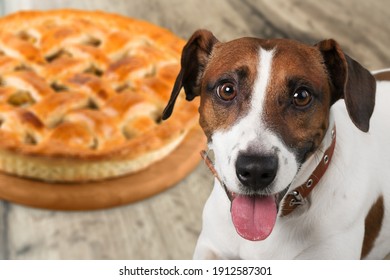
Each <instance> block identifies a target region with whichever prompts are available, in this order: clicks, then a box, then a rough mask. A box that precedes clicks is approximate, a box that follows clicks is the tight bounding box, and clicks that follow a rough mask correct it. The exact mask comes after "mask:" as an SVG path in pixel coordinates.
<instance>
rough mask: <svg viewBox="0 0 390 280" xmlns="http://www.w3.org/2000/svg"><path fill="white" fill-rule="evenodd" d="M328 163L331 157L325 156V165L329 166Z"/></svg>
mask: <svg viewBox="0 0 390 280" xmlns="http://www.w3.org/2000/svg"><path fill="white" fill-rule="evenodd" d="M328 162H329V156H328V155H325V156H324V163H325V164H328Z"/></svg>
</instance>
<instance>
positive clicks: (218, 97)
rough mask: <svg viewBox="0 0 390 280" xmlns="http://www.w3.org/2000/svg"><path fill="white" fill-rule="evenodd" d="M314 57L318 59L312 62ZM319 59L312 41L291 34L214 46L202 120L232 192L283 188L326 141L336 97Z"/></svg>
mask: <svg viewBox="0 0 390 280" xmlns="http://www.w3.org/2000/svg"><path fill="white" fill-rule="evenodd" d="M284 45H287V46H288V47H287V48H285V47H284ZM227 50H229V51H227ZM309 56H318V57H316V60H317V61H318V64H317V65H308V64H307V59H308V57H309ZM318 58H320V55H319V52H318V51H316V50H315V48H314V47H313V48H312V49H310V48H308V47H307V46H305V47H303V45H302V44H299V43H296V42H289V44H286V41H285V40H277V41H274V42H273V43H272V44H269V42H268V41H264V40H258V39H251V38H244V39H240V40H237V41H232V42H228V43H225V44H223V45H216V46H215V47H214V49H213V52H212V54H211V60H210V61H209V64H208V65H207V67H206V69H205V72H204V75H203V79H202V81H201V82H202V87H201V106H200V116H201V119H200V124H201V126H202V127H203V129H204V131H205V133H206V135H207V136H208V140H209V146H210V148H211V149H212V150H213V151H214V154H215V165H216V170H217V172H218V174H219V176H220V177H221V179H222V180H223V181H224V183H225V184H226V186H227V187H228V189H229V190H231V191H232V192H235V193H241V194H262V195H268V194H276V193H279V192H281V191H283V190H284V189H286V188H287V187H288V186H289V185H290V183H291V182H292V180H293V179H294V177H295V175H296V174H297V172H298V169H299V167H300V166H301V165H302V164H303V162H304V161H305V160H306V159H307V158H308V156H310V155H311V154H312V153H313V152H314V151H315V149H316V148H317V147H318V146H319V145H320V143H321V141H322V139H323V137H324V135H325V133H326V130H327V128H328V117H329V108H330V99H331V97H330V92H329V87H328V80H327V76H326V74H325V73H326V70H325V68H324V66H323V65H322V64H321V63H320V62H321V59H318ZM292 62H293V63H292ZM262 162H263V163H262ZM242 163H243V164H242ZM242 165H244V167H242ZM253 165H258V166H255V167H253ZM245 166H249V167H247V168H246V167H245ZM259 169H260V170H259ZM240 170H243V171H242V172H241V173H240ZM251 172H253V173H256V172H257V173H260V174H249V173H251ZM246 173H247V174H246ZM245 176H258V177H259V178H257V179H256V178H254V179H253V178H245ZM240 177H241V178H240ZM252 179H253V180H252ZM251 183H252V184H251ZM248 186H249V187H248Z"/></svg>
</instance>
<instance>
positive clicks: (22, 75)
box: [0, 10, 197, 170]
mask: <svg viewBox="0 0 390 280" xmlns="http://www.w3.org/2000/svg"><path fill="white" fill-rule="evenodd" d="M183 45H184V41H183V40H181V39H180V38H178V37H176V36H175V35H173V34H172V33H170V32H169V31H167V30H165V29H162V28H160V27H157V26H155V25H152V24H150V23H147V22H144V21H140V20H135V19H130V18H126V17H122V16H119V15H114V14H108V13H104V12H100V11H95V12H87V11H78V10H56V11H47V12H41V11H31V12H19V13H16V14H12V15H9V16H7V17H4V18H2V19H0V82H1V84H0V151H3V154H7V153H14V155H18V154H20V155H23V158H24V160H28V157H35V158H38V157H39V158H40V159H42V158H43V159H44V158H47V159H50V160H51V161H52V160H56V159H58V160H61V161H64V160H69V161H70V162H72V161H74V160H82V161H90V162H91V161H101V162H102V163H104V161H110V162H113V161H121V160H123V161H126V162H129V160H132V159H134V160H136V159H137V158H140V157H143V156H145V155H146V154H150V153H153V152H156V151H159V150H164V147H165V146H169V145H170V144H172V143H174V142H177V139H181V138H183V136H184V135H185V134H186V132H188V130H189V129H190V128H191V127H192V126H193V125H194V123H195V122H196V119H197V104H196V103H188V102H185V100H184V98H183V97H181V98H180V100H178V103H177V110H176V112H175V114H174V115H173V117H172V118H171V119H169V120H168V121H164V122H161V121H160V117H161V113H162V110H163V108H164V106H165V104H166V103H167V101H168V98H169V95H170V91H171V88H172V85H173V83H174V80H175V77H176V75H177V73H178V71H179V61H180V52H181V49H182V47H183ZM171 146H172V145H171ZM157 158H158V156H157ZM0 169H2V168H1V167H0ZM134 170H135V169H134Z"/></svg>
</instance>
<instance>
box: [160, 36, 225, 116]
mask: <svg viewBox="0 0 390 280" xmlns="http://www.w3.org/2000/svg"><path fill="white" fill-rule="evenodd" d="M217 42H218V40H217V38H215V37H214V35H213V34H212V33H211V32H210V31H207V30H197V31H196V32H195V33H194V34H193V35H192V36H191V38H190V39H189V40H188V42H187V44H186V45H185V46H184V48H183V52H182V55H181V70H180V72H179V75H178V76H177V78H176V81H175V84H174V86H173V90H172V93H171V98H170V99H169V102H168V105H167V106H166V108H165V110H164V112H163V115H162V119H163V120H166V119H168V118H169V117H170V116H171V114H172V111H173V107H174V106H175V102H176V99H177V96H178V95H179V93H180V90H181V88H182V87H184V90H185V93H186V99H187V100H188V101H191V100H193V99H194V98H195V97H196V96H198V95H199V94H200V79H201V77H202V74H203V71H204V69H205V67H206V65H207V62H208V60H209V57H210V55H211V51H212V49H213V47H214V45H215V44H216V43H217Z"/></svg>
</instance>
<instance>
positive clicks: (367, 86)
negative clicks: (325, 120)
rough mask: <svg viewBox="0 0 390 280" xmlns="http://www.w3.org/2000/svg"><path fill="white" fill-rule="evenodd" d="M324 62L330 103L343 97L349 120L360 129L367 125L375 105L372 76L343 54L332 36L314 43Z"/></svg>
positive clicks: (367, 127) (373, 79)
mask: <svg viewBox="0 0 390 280" xmlns="http://www.w3.org/2000/svg"><path fill="white" fill-rule="evenodd" d="M316 46H317V48H318V49H319V50H320V52H321V53H322V56H323V58H324V63H325V65H326V68H327V71H328V74H329V77H330V82H331V85H332V88H333V89H332V90H333V95H332V104H333V103H335V102H336V101H337V100H338V99H340V98H344V101H345V104H346V107H347V110H348V114H349V116H350V118H351V120H352V122H353V123H354V124H355V125H356V126H357V127H358V128H359V129H360V130H361V131H364V132H368V130H369V128H370V118H371V115H372V113H373V111H374V106H375V90H376V82H375V78H374V77H373V76H372V75H371V74H370V72H369V71H368V70H367V69H365V68H364V67H363V66H361V65H360V64H359V63H358V62H356V61H355V60H353V59H352V58H350V57H349V56H348V55H346V54H344V52H343V51H342V50H341V48H340V47H339V45H338V44H337V42H336V41H335V40H333V39H329V40H324V41H321V42H319V43H317V44H316Z"/></svg>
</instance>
